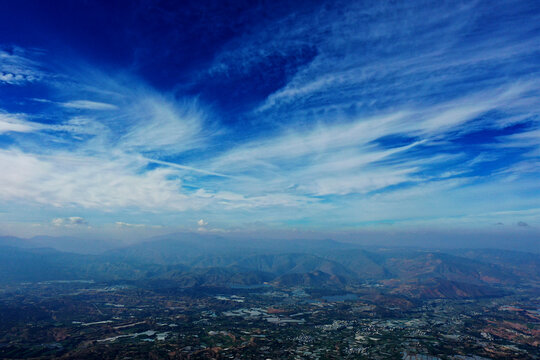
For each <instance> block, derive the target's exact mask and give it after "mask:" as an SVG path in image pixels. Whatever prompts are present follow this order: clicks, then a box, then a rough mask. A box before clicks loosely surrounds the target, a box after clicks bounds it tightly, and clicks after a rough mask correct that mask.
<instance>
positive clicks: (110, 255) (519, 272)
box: [0, 234, 540, 298]
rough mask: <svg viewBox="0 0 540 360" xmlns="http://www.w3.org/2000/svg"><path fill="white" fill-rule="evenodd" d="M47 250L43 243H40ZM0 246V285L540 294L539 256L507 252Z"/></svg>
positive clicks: (203, 244) (240, 245)
mask: <svg viewBox="0 0 540 360" xmlns="http://www.w3.org/2000/svg"><path fill="white" fill-rule="evenodd" d="M48 240H50V239H48ZM38 245H39V241H37V240H34V241H28V240H21V239H17V238H6V237H4V238H0V282H2V283H16V282H26V281H29V282H35V281H45V280H74V279H92V280H96V281H119V280H124V281H168V282H170V284H172V285H173V286H176V287H180V288H189V287H203V286H204V287H212V286H216V287H224V286H230V285H258V284H263V283H266V284H270V285H273V286H277V287H311V288H325V287H326V288H332V289H361V288H362V286H364V285H365V286H368V285H367V284H378V286H380V287H383V288H384V289H387V291H389V292H390V293H392V294H397V295H401V296H404V297H407V298H473V297H483V296H498V295H502V294H506V293H508V292H511V291H512V289H515V287H516V286H518V285H519V286H522V287H523V286H526V287H527V286H528V287H530V288H538V286H539V284H540V255H538V254H531V253H524V252H516V251H505V250H491V249H486V250H480V249H474V250H445V251H439V250H422V249H411V248H369V249H366V248H359V247H356V246H353V245H351V244H346V243H340V242H336V241H332V240H325V241H307V240H303V241H267V240H262V241H234V240H230V239H225V238H221V237H218V236H202V237H201V236H197V237H195V236H186V235H185V234H175V235H169V236H166V237H160V238H154V239H151V240H150V241H146V242H142V243H139V244H135V245H131V246H127V247H124V248H121V249H112V250H105V251H103V252H102V253H101V254H75V253H69V252H61V251H58V250H54V249H51V248H40V247H37V246H38Z"/></svg>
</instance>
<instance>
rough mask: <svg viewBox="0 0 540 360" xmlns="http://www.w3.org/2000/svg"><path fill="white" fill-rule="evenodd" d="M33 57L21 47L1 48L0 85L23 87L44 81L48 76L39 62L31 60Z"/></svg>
mask: <svg viewBox="0 0 540 360" xmlns="http://www.w3.org/2000/svg"><path fill="white" fill-rule="evenodd" d="M34 53H35V51H34ZM31 55H32V54H29V53H28V51H25V50H24V49H22V48H20V47H11V48H10V49H9V50H8V49H6V48H2V47H0V84H1V83H6V84H10V85H23V84H26V83H32V82H35V81H39V80H42V79H43V78H44V77H45V76H46V74H45V72H44V71H43V70H42V69H41V66H40V64H39V62H37V61H35V60H32V59H30V57H31Z"/></svg>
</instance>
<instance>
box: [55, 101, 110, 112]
mask: <svg viewBox="0 0 540 360" xmlns="http://www.w3.org/2000/svg"><path fill="white" fill-rule="evenodd" d="M61 105H62V106H64V107H66V108H72V109H83V110H115V109H117V106H116V105H113V104H107V103H103V102H98V101H90V100H72V101H68V102H65V103H62V104H61Z"/></svg>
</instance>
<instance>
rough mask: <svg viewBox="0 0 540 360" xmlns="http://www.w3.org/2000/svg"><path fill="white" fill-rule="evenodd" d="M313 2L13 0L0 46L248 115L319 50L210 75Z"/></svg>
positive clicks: (275, 57)
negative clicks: (251, 39)
mask: <svg viewBox="0 0 540 360" xmlns="http://www.w3.org/2000/svg"><path fill="white" fill-rule="evenodd" d="M318 4H320V2H315V1H292V2H291V1H181V2H178V1H110V2H109V1H20V2H19V1H13V2H11V1H8V2H4V3H3V8H4V9H5V11H2V13H1V14H0V23H1V25H0V29H1V31H0V41H1V42H2V43H4V44H17V45H19V46H24V47H35V48H44V47H45V48H46V50H47V51H48V54H47V56H53V57H56V58H62V57H65V59H66V60H67V61H69V60H70V59H72V60H74V61H80V59H84V60H85V61H89V62H92V63H98V64H99V65H100V66H101V67H103V68H109V69H113V70H116V69H129V71H131V72H133V73H135V74H137V75H139V76H141V77H142V78H143V79H144V80H146V81H148V82H149V83H150V84H151V85H153V86H156V87H158V88H160V89H163V90H174V89H176V91H177V92H178V93H179V95H181V96H182V95H186V94H190V95H200V96H202V98H203V99H204V100H205V101H207V102H208V103H210V104H213V105H216V106H218V108H219V109H222V110H224V111H225V112H231V111H232V112H236V111H242V110H246V107H245V105H252V103H253V102H257V101H261V100H263V99H264V98H265V97H266V96H267V95H269V94H270V93H272V92H274V91H276V90H277V89H279V88H281V87H282V86H284V85H285V83H286V81H287V78H289V77H291V76H292V75H293V74H294V73H295V71H296V69H297V68H298V67H299V66H302V65H305V64H306V63H308V62H309V61H310V60H311V59H312V58H313V57H314V56H315V55H316V51H317V50H316V47H315V44H313V45H312V46H310V45H309V44H308V45H304V46H301V47H299V48H298V49H297V50H296V51H295V52H294V53H292V54H277V53H276V54H271V55H270V56H268V57H267V58H265V59H264V61H261V63H260V65H259V66H258V67H257V68H254V69H253V71H251V72H248V73H245V72H244V71H242V70H241V69H238V71H237V72H235V71H234V69H233V70H232V71H231V72H230V73H229V74H227V75H221V76H211V75H209V74H206V73H205V70H206V68H207V67H208V66H209V65H210V63H211V61H212V60H213V58H214V57H215V55H216V53H218V52H219V51H220V50H221V49H222V47H223V46H224V45H225V44H226V43H227V42H229V41H231V40H232V39H234V38H236V37H238V36H241V35H242V34H243V33H246V32H250V31H253V30H255V31H257V29H258V28H261V27H264V25H265V22H271V21H274V20H276V19H277V18H279V17H282V16H284V15H286V14H288V13H290V12H291V11H302V10H303V9H308V10H309V9H313V8H315V6H317V5H318Z"/></svg>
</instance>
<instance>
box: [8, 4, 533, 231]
mask: <svg viewBox="0 0 540 360" xmlns="http://www.w3.org/2000/svg"><path fill="white" fill-rule="evenodd" d="M0 56H1V57H0V165H2V164H3V163H2V161H3V162H4V163H5V164H7V165H5V166H8V165H9V166H11V167H13V168H16V167H20V168H18V169H19V170H17V171H19V172H20V174H23V175H24V178H25V179H26V178H27V179H30V180H28V183H24V181H22V180H21V179H22V178H23V175H21V179H19V178H17V177H13V178H8V177H7V176H6V177H5V179H4V178H2V177H1V176H0V186H3V187H5V188H6V189H8V190H7V191H6V192H5V193H6V194H8V195H6V197H5V199H4V198H0V205H1V204H4V205H3V206H4V207H6V208H7V207H13V204H14V203H16V204H18V205H17V206H22V205H21V204H22V203H20V201H23V202H24V201H30V202H32V201H37V202H38V203H39V204H53V206H54V209H55V210H54V211H53V210H51V211H50V213H51V215H50V216H53V215H52V214H53V213H54V216H61V217H66V218H68V217H69V215H70V212H72V210H70V209H73V207H74V208H75V209H79V210H80V211H81V212H83V213H87V216H88V217H92V216H94V217H96V219H101V220H96V221H97V222H99V221H102V222H103V215H99V214H100V211H101V210H99V209H103V208H105V209H107V210H106V211H113V212H116V213H117V214H120V215H118V216H119V219H118V220H119V221H120V222H125V221H126V219H124V218H122V216H123V215H125V214H128V213H129V214H130V215H125V216H126V217H127V218H128V219H127V221H128V222H129V221H133V222H137V221H141V218H140V216H142V215H140V214H139V215H133V213H131V212H137V211H142V212H144V211H150V212H152V211H156V209H161V208H164V209H165V210H164V211H165V212H168V214H171V213H173V212H176V211H178V212H180V213H183V212H184V211H193V212H194V213H197V214H198V215H196V216H197V217H204V218H207V219H213V221H215V222H216V223H217V224H220V225H222V224H223V223H231V224H246V223H249V224H251V223H253V222H255V221H267V222H268V223H271V224H273V225H272V226H274V225H275V226H280V224H284V223H286V224H287V226H291V225H290V224H311V226H319V225H318V224H323V225H320V226H326V227H327V228H329V229H338V228H342V227H355V226H361V225H362V224H364V223H365V224H368V223H369V224H372V223H379V222H382V223H386V222H387V221H390V222H395V223H399V222H400V221H402V220H400V219H402V218H407V219H424V220H425V219H428V218H429V219H430V218H433V219H436V220H434V221H435V222H437V224H446V223H445V221H448V219H450V218H452V219H454V218H460V219H463V223H464V224H465V223H466V224H468V225H467V226H469V225H470V224H472V223H474V222H475V221H476V220H475V219H476V217H482V221H484V223H486V224H488V223H492V222H494V220H493V221H492V220H491V217H492V216H495V217H496V216H503V215H500V214H510V213H512V214H515V215H511V216H515V217H516V218H515V219H514V218H512V220H504V219H502V218H501V219H499V220H497V222H500V221H514V222H515V221H517V220H516V219H517V217H518V216H522V217H520V218H519V219H520V221H521V220H523V219H525V220H527V221H529V222H534V219H536V217H537V215H538V214H540V210H539V208H538V206H537V205H535V200H539V201H540V189H539V188H538V185H535V184H536V183H537V181H535V180H537V178H538V175H539V172H540V170H539V168H540V166H539V164H540V141H539V137H540V132H539V131H540V130H539V129H540V117H539V115H540V114H539V112H540V111H539V108H540V103H539V101H538V99H539V95H540V85H539V84H540V82H539V74H540V2H538V1H517V0H514V1H511V0H508V1H502V0H501V1H476V2H470V1H448V2H444V1H441V2H430V1H425V0H413V1H407V2H394V1H290V0H288V1H281V0H279V1H232V0H229V1H158V0H133V1H127V0H126V1H123V0H119V1H82V0H80V1H74V0H71V1H67V0H58V1H37V0H36V1H31V0H28V1H2V0H0ZM17 75H19V76H26V77H27V78H19V79H18V80H13V79H15V76H17ZM70 156H73V157H75V158H76V159H77V161H75V160H74V159H71V158H70V159H69V161H67V160H66V158H68V157H70ZM72 162H73V163H72ZM74 163H75V164H91V165H85V166H88V167H89V168H88V169H89V170H88V171H89V172H91V171H90V170H92V169H93V170H92V171H95V172H104V173H110V179H114V178H115V177H116V178H119V179H123V180H122V181H124V183H126V184H128V183H129V184H132V185H130V186H132V187H135V188H140V189H141V191H140V192H133V193H131V192H127V193H126V194H124V193H123V192H122V191H121V189H118V188H116V187H114V186H116V185H114V186H111V187H107V186H109V185H107V184H110V183H113V184H116V182H115V181H114V180H110V179H109V178H107V177H103V179H101V180H100V181H102V182H103V183H88V184H87V183H83V182H82V181H80V179H81V178H82V177H85V176H88V174H87V173H86V172H85V171H86V170H85V169H86V168H85V167H83V166H81V168H80V169H79V168H78V166H79V165H73V164H74ZM92 166H95V168H92ZM28 169H32V170H28ZM112 169H114V170H112ZM29 174H31V175H29ZM33 176H35V177H33ZM122 181H120V180H119V181H118V183H119V184H121V183H122ZM38 182H39V183H43V184H45V185H43V187H39V186H35V184H36V183H38ZM66 184H69V185H66ZM71 184H75V185H73V189H71ZM118 186H120V185H118ZM46 187H47V188H46ZM66 187H67V188H69V191H73V193H68V192H67V191H66V192H65V193H64V192H63V190H62V191H61V190H60V189H64V188H66ZM81 189H82V190H81ZM86 189H95V191H93V190H88V192H86ZM101 189H105V190H103V192H101ZM494 189H497V191H499V189H500V192H501V194H503V195H501V196H502V198H501V199H498V200H497V201H495V199H492V198H490V197H489V196H488V195H487V194H490V193H492V192H493V191H494ZM74 193H77V194H79V195H80V196H81V198H80V199H75V200H72V197H74V195H73V194H74ZM51 194H60V195H51ZM119 194H124V195H119ZM29 199H38V200H29ZM111 199H112V200H111ZM171 199H172V200H171ZM404 199H405V200H404ZM460 201H461V202H460ZM172 202H175V203H176V205H174V206H173V205H170V204H171V203H172ZM461 204H466V205H463V206H462V205H461ZM17 206H15V207H17ZM58 209H64V210H62V211H60V210H58ZM96 209H98V210H96ZM0 210H1V208H0ZM326 211H332V214H333V215H334V216H333V217H332V220H330V219H329V218H328V217H326V216H325V215H324V214H325V213H326ZM44 213H48V212H47V211H45V212H44ZM229 213H230V215H226V214H229ZM404 214H407V216H406V217H405V216H404ZM479 214H480V215H479ZM493 214H496V215H493ZM523 214H525V215H523ZM531 214H532V215H531ZM121 215H122V216H121ZM36 216H37V215H36ZM39 216H42V215H41V213H40V215H39ZM39 216H37V217H39ZM43 216H45V215H43ZM47 216H48V215H47ZM156 216H157V215H156ZM170 216H172V215H170ZM194 216H195V215H194ZM504 216H507V215H504ZM508 216H510V215H508ZM526 216H528V217H529V218H525V217H526ZM14 218H17V216H14ZM284 218H286V219H287V220H286V222H284V220H283V219H284ZM486 219H488V220H486ZM0 220H1V219H0ZM177 220H178V219H177ZM40 221H42V220H40ZM156 221H157V222H160V221H161V220H159V219H158V220H156ZM168 221H169V222H173V221H172V220H168ZM175 221H176V220H175ZM178 221H179V222H180V223H188V222H189V221H191V222H193V221H194V220H193V219H191V218H189V219H187V220H186V219H184V218H182V219H181V220H178ZM403 221H405V220H403ZM407 221H409V220H407ZM418 221H420V220H418ZM165 222H167V221H165ZM276 224H277V225H276ZM165 225H167V224H165ZM205 226H206V225H205ZM441 226H442V225H441Z"/></svg>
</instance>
